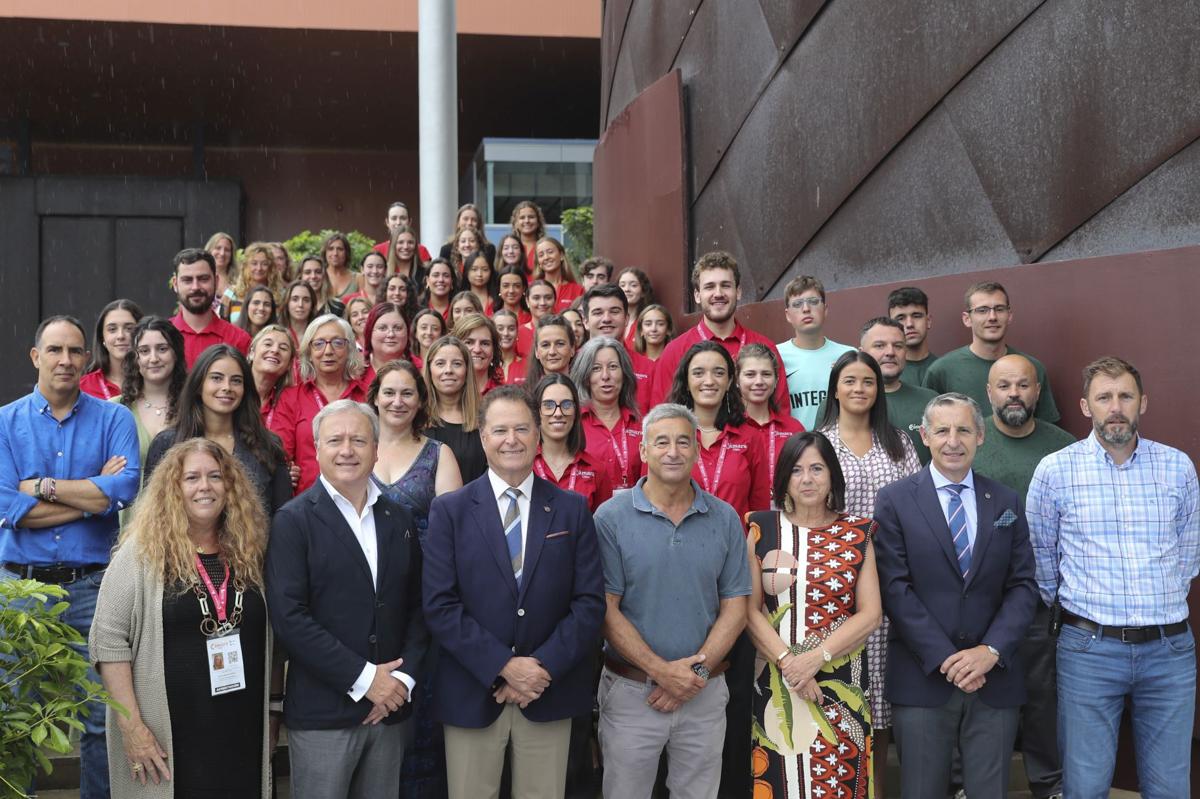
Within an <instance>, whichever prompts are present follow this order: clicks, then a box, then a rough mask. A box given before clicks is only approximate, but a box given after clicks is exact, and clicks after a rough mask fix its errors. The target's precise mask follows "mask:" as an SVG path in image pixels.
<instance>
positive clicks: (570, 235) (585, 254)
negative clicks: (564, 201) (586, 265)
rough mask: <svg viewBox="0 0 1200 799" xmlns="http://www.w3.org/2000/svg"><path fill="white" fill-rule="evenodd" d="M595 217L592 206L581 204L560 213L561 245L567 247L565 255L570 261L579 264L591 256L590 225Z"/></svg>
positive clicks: (591, 225)
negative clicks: (561, 227)
mask: <svg viewBox="0 0 1200 799" xmlns="http://www.w3.org/2000/svg"><path fill="white" fill-rule="evenodd" d="M594 222H595V217H594V216H593V213H592V206H590V205H581V206H579V207H578V208H568V209H567V210H565V211H563V214H562V226H563V239H565V241H564V242H563V246H565V247H566V248H567V257H569V258H570V259H571V263H573V264H575V265H576V266H578V265H579V264H581V263H583V262H584V261H586V260H587V259H588V258H591V257H592V227H593V224H594Z"/></svg>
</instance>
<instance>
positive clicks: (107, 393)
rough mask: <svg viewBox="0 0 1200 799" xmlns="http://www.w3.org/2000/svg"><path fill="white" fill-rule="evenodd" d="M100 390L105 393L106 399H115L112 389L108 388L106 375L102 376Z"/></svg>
mask: <svg viewBox="0 0 1200 799" xmlns="http://www.w3.org/2000/svg"><path fill="white" fill-rule="evenodd" d="M100 390H101V391H102V392H104V398H105V399H112V398H113V393H112V389H110V388H109V387H108V378H107V377H105V376H104V375H100Z"/></svg>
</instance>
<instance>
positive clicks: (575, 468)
mask: <svg viewBox="0 0 1200 799" xmlns="http://www.w3.org/2000/svg"><path fill="white" fill-rule="evenodd" d="M533 470H534V471H535V472H537V475H538V477H540V478H542V479H543V480H549V481H550V482H552V483H554V484H555V485H558V484H559V483H558V481H557V480H555V479H554V477H553V476H552V475H551V474H550V472H549V470H548V469H547V468H546V461H545V459H544V458H542V456H541V455H538V456H537V459H536V460H535V461H534V462H533ZM567 471H568V472H569V473H570V474H571V479H570V480H568V481H567V490H568V491H574V490H575V481H576V480H578V479H579V461H572V462H571V465H570V466H568V467H567Z"/></svg>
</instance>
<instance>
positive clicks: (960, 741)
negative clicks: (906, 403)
mask: <svg viewBox="0 0 1200 799" xmlns="http://www.w3.org/2000/svg"><path fill="white" fill-rule="evenodd" d="M921 437H922V438H923V439H924V441H925V444H926V445H927V446H928V447H929V451H930V453H931V455H932V457H933V459H932V462H931V463H930V465H929V466H927V467H926V468H924V469H922V470H921V471H920V472H918V473H917V474H915V475H913V476H911V477H907V478H904V479H903V480H898V481H896V482H894V483H892V484H891V485H889V486H886V487H885V488H884V489H883V490H881V491H880V492H879V495H878V497H877V498H876V501H875V522H876V524H877V525H878V527H877V530H876V533H875V553H876V558H877V562H878V565H879V582H880V590H881V593H882V595H883V608H884V611H886V613H887V614H888V617H889V618H890V619H891V623H892V629H891V636H890V640H889V642H888V673H887V698H888V701H890V702H891V703H892V711H893V712H892V724H893V728H894V730H895V736H896V746H897V749H898V751H899V754H900V781H901V795H902V796H904V797H905V798H906V799H908V797H913V799H927V798H928V799H941V798H942V797H944V796H946V792H947V787H948V786H949V781H950V763H951V757H952V754H953V751H954V747H955V746H956V745H957V746H958V747H959V749H960V751H961V753H962V763H963V784H964V787H965V789H966V793H967V795H968V796H970V797H971V799H1003V797H1006V796H1007V795H1008V773H1009V761H1010V759H1011V757H1012V749H1013V741H1014V739H1015V738H1016V734H1017V720H1018V710H1019V708H1020V706H1021V704H1022V703H1023V702H1024V701H1025V684H1024V678H1023V676H1022V671H1021V663H1020V660H1019V658H1018V657H1017V651H1018V648H1019V646H1020V644H1021V642H1022V641H1023V640H1024V638H1025V631H1026V629H1027V628H1028V627H1029V623H1030V621H1032V619H1033V611H1034V605H1035V602H1036V601H1037V593H1036V588H1035V584H1034V579H1033V577H1034V566H1033V550H1032V548H1031V547H1030V543H1029V528H1028V527H1027V525H1026V522H1025V511H1024V506H1023V503H1022V501H1021V498H1020V497H1019V496H1018V495H1017V494H1016V492H1015V491H1013V490H1012V489H1010V488H1008V487H1006V486H1005V485H1003V484H1002V483H998V482H996V481H994V480H989V479H988V478H986V477H982V476H980V475H978V474H975V473H974V472H973V471H972V469H971V464H972V462H973V460H974V457H975V451H976V449H977V448H978V446H979V445H980V444H981V443H983V417H982V415H981V414H980V411H979V406H978V405H976V404H975V401H974V400H972V399H971V398H969V397H967V396H965V395H963V394H956V393H950V394H942V395H940V396H938V397H936V398H934V399H933V400H930V402H929V404H928V405H927V406H926V407H925V414H924V418H923V419H922V425H921Z"/></svg>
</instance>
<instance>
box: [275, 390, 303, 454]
mask: <svg viewBox="0 0 1200 799" xmlns="http://www.w3.org/2000/svg"><path fill="white" fill-rule="evenodd" d="M299 391H300V387H299V386H288V387H287V388H285V389H284V390H283V393H282V394H280V395H279V401H278V402H277V403H276V405H275V415H274V417H273V418H272V419H271V432H272V433H274V434H275V435H277V436H279V440H280V442H281V443H282V444H283V452H284V454H285V455H287V459H288V463H295V462H296V401H297V399H298V396H297V395H298V393H299Z"/></svg>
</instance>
